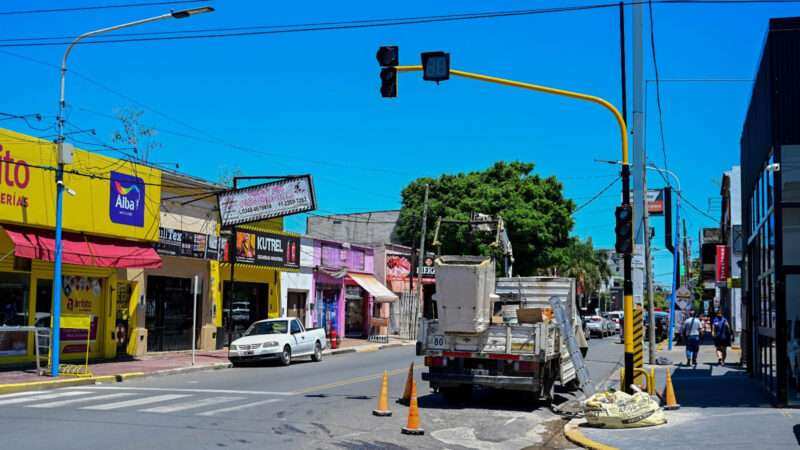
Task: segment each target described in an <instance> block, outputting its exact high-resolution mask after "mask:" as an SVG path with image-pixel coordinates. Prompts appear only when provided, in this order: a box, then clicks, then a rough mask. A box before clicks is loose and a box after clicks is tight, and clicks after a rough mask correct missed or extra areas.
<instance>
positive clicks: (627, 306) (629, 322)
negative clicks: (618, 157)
mask: <svg viewBox="0 0 800 450" xmlns="http://www.w3.org/2000/svg"><path fill="white" fill-rule="evenodd" d="M395 70H396V71H397V72H420V71H422V70H423V68H422V66H421V65H417V66H396V67H395ZM450 75H455V76H459V77H462V78H471V79H473V80H478V81H485V82H488V83H495V84H502V85H504V86H511V87H516V88H522V89H528V90H531V91H537V92H544V93H546V94H553V95H560V96H562V97H569V98H574V99H577V100H584V101H587V102H592V103H595V104H598V105H600V106H602V107H604V108H605V109H607V110H608V111H610V112H611V114H613V115H614V119H616V121H617V125H619V132H620V137H621V138H622V204H623V205H629V204H630V166H629V164H628V127H627V125H626V124H625V118H624V117H622V114H620V112H619V110H617V108H615V107H614V105H612V104H611V103H609V102H608V101H606V100H604V99H602V98H600V97H596V96H594V95H588V94H582V93H580V92H572V91H567V90H564V89H556V88H552V87H548V86H540V85H538V84H531V83H523V82H520V81H514V80H508V79H505V78H497V77H491V76H488V75H482V74H479V73H472V72H464V71H462V70H455V69H450ZM631 235H633V230H631ZM631 272H632V270H631V253H630V252H626V253H625V255H624V271H623V277H624V282H623V294H624V311H625V318H624V333H625V375H624V376H625V379H624V380H623V381H624V384H623V386H624V389H625V391H626V392H628V393H631V385H632V384H633V379H634V374H633V372H634V370H633V361H634V342H633V320H634V314H633V282H632V280H631V275H632V274H631Z"/></svg>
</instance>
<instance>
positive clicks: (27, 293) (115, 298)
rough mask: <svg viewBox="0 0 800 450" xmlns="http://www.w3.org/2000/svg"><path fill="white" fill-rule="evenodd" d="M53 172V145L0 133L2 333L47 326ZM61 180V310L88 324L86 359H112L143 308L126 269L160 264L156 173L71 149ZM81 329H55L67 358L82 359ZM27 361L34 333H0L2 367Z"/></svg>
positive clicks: (31, 353)
mask: <svg viewBox="0 0 800 450" xmlns="http://www.w3.org/2000/svg"><path fill="white" fill-rule="evenodd" d="M55 166H56V149H55V145H54V144H53V143H52V142H49V141H46V140H41V139H38V138H35V137H32V136H27V135H24V134H20V133H16V132H13V131H10V130H5V129H0V330H9V329H10V327H15V326H39V327H44V328H49V327H50V314H51V310H52V298H53V291H52V290H53V263H52V260H53V253H54V227H55V219H56V218H55V197H56V185H55V173H54V168H55ZM64 184H65V186H66V188H67V189H66V192H65V194H64V209H63V211H64V213H63V229H64V235H63V243H64V245H63V247H62V248H63V261H64V266H63V280H62V281H63V283H62V284H63V289H62V292H61V293H59V294H60V295H59V296H58V298H60V301H61V311H62V314H63V315H65V316H79V317H88V318H89V319H90V320H91V330H90V331H89V339H88V342H89V344H88V345H89V356H90V357H91V358H113V357H114V356H116V355H117V354H118V352H119V353H125V352H129V349H126V346H130V345H135V339H129V338H128V337H129V336H128V333H130V332H129V331H128V330H131V331H132V330H133V329H135V328H136V323H135V317H136V316H137V310H138V309H139V308H142V307H143V301H142V300H143V299H142V292H140V291H141V286H140V285H139V283H138V282H137V281H136V280H131V281H129V280H128V279H127V278H128V277H127V276H126V273H127V272H129V271H132V270H141V269H157V268H159V267H161V265H162V260H161V257H160V256H159V255H158V254H157V253H156V251H155V249H154V243H156V242H157V241H158V239H159V206H160V205H159V204H160V201H161V172H160V171H159V170H158V169H155V168H152V167H147V166H143V165H139V164H134V163H132V162H130V161H126V160H120V159H114V158H109V157H106V156H103V155H99V154H96V153H90V152H86V151H81V150H78V149H76V150H75V151H74V152H73V158H72V162H71V163H70V164H68V165H67V166H66V167H65V174H64ZM131 318H133V321H132V322H131V323H129V321H131V320H132V319H131ZM86 333H87V332H86V331H85V330H71V329H64V328H62V329H61V330H60V336H61V341H62V343H61V349H60V351H61V354H62V358H63V359H65V360H70V359H80V358H83V357H84V355H85V351H86V345H87V344H86V342H87V335H86ZM123 334H124V335H125V336H123ZM131 334H133V333H131ZM130 337H133V336H130ZM33 358H34V347H33V335H32V334H30V333H27V332H7V331H0V365H6V364H18V363H24V362H29V361H32V360H33Z"/></svg>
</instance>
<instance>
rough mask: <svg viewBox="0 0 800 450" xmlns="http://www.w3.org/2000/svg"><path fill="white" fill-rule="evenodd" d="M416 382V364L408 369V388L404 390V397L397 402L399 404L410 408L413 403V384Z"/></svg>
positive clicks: (412, 364)
mask: <svg viewBox="0 0 800 450" xmlns="http://www.w3.org/2000/svg"><path fill="white" fill-rule="evenodd" d="M412 381H414V363H413V362H412V363H411V366H410V367H409V368H408V378H406V388H405V389H404V390H403V397H401V398H400V399H398V400H397V403H400V404H401V405H406V406H408V404H409V402H411V382H412Z"/></svg>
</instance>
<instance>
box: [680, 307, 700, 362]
mask: <svg viewBox="0 0 800 450" xmlns="http://www.w3.org/2000/svg"><path fill="white" fill-rule="evenodd" d="M702 329H703V323H702V322H701V321H700V319H698V318H697V311H692V314H691V316H690V317H689V318H688V319H686V321H685V322H683V329H682V331H683V332H682V333H681V334H682V335H683V338H684V342H686V365H687V366H688V365H695V366H696V365H697V354H698V353H699V352H700V335H701V333H702Z"/></svg>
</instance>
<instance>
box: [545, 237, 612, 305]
mask: <svg viewBox="0 0 800 450" xmlns="http://www.w3.org/2000/svg"><path fill="white" fill-rule="evenodd" d="M559 253H560V254H561V258H560V260H561V261H560V263H559V264H558V265H557V266H556V269H557V275H560V276H566V277H571V278H575V281H576V283H577V284H578V290H579V292H582V293H583V295H585V296H586V297H587V298H588V297H591V296H592V294H594V293H595V292H597V291H598V290H599V289H600V285H601V283H602V282H603V281H604V278H603V275H604V273H608V272H609V270H608V266H607V265H606V263H605V259H601V258H600V257H599V256H598V254H599V253H600V252H597V251H595V249H594V247H593V246H592V239H591V238H588V239H586V240H585V241H582V240H580V239H578V238H571V239H570V240H569V244H568V245H567V246H566V247H565V248H563V249H560V250H559ZM601 267H605V271H604V270H603V269H601ZM606 279H607V278H606Z"/></svg>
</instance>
